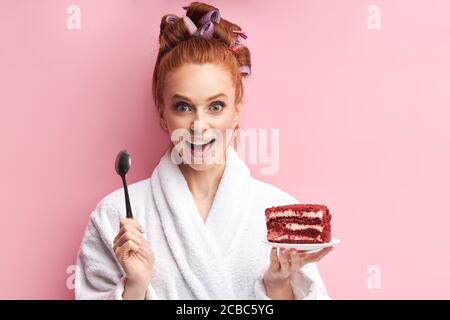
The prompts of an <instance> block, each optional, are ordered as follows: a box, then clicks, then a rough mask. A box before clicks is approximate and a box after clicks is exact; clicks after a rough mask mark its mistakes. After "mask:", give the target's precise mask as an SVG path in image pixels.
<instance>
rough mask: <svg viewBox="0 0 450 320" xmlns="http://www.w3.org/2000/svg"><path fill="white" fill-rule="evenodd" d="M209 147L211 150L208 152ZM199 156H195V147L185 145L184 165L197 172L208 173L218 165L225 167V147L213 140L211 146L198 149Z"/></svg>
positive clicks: (188, 144)
mask: <svg viewBox="0 0 450 320" xmlns="http://www.w3.org/2000/svg"><path fill="white" fill-rule="evenodd" d="M208 147H209V149H210V150H208ZM197 150H200V152H198V153H197V156H195V155H194V151H193V146H192V145H191V144H190V143H186V144H185V145H183V152H182V154H183V156H182V158H183V163H184V164H185V165H187V166H189V167H191V168H192V169H194V170H196V171H206V170H209V169H211V168H214V167H216V166H218V165H223V164H224V160H225V152H226V151H225V149H224V148H223V145H221V144H219V143H217V142H216V141H214V139H213V140H212V142H211V143H210V145H209V146H207V147H203V150H205V151H203V152H204V153H202V152H201V150H202V148H201V147H198V149H197Z"/></svg>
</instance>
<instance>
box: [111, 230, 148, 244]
mask: <svg viewBox="0 0 450 320" xmlns="http://www.w3.org/2000/svg"><path fill="white" fill-rule="evenodd" d="M128 240H133V242H135V243H137V244H138V245H141V244H142V241H143V237H142V234H137V233H135V232H133V231H127V232H125V233H124V234H123V235H122V236H121V237H120V238H119V240H117V242H116V243H115V246H117V247H121V246H122V245H123V244H124V243H125V242H127V241H128Z"/></svg>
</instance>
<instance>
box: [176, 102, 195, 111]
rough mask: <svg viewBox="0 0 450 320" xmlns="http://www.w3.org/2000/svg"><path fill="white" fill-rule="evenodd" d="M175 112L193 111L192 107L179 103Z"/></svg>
mask: <svg viewBox="0 0 450 320" xmlns="http://www.w3.org/2000/svg"><path fill="white" fill-rule="evenodd" d="M175 110H177V111H180V112H189V111H191V107H189V105H187V104H186V103H177V104H176V105H175Z"/></svg>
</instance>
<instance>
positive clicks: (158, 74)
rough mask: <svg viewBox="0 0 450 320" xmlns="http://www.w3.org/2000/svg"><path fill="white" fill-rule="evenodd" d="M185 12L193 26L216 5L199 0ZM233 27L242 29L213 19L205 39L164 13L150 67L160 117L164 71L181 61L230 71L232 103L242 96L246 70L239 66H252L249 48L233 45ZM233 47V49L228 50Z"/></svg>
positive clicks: (234, 38) (182, 22)
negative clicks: (156, 51) (151, 66)
mask: <svg viewBox="0 0 450 320" xmlns="http://www.w3.org/2000/svg"><path fill="white" fill-rule="evenodd" d="M183 9H185V10H186V16H187V17H189V18H190V19H191V20H192V21H193V22H194V23H195V25H196V26H199V21H200V19H201V18H202V17H203V16H204V15H205V14H206V13H208V12H210V11H211V10H218V9H217V8H215V7H213V6H211V5H208V4H205V3H200V2H192V3H191V4H190V5H189V6H187V7H183ZM235 31H242V29H241V28H240V27H239V26H238V25H236V24H234V23H231V22H229V21H227V20H225V19H223V18H221V19H220V21H219V22H214V34H213V36H212V38H210V39H206V38H203V37H202V36H192V35H191V34H190V33H189V31H188V29H187V27H186V25H185V23H184V20H183V18H181V17H178V16H176V15H173V14H167V15H164V16H163V17H162V19H161V25H160V34H159V52H158V57H157V59H156V63H155V68H154V71H153V83H152V91H153V99H154V103H155V106H156V107H157V109H158V112H159V115H160V117H162V115H163V112H164V107H163V106H164V100H163V89H164V80H165V77H166V75H167V74H168V73H169V72H170V71H171V70H174V69H176V68H178V67H180V66H182V65H184V64H205V63H213V64H217V65H220V66H221V67H223V68H224V69H225V70H227V71H229V72H230V75H231V78H232V81H233V84H234V86H235V88H236V95H235V104H239V103H241V102H242V100H243V96H244V86H243V82H242V78H243V77H245V76H247V75H248V74H247V73H242V74H241V71H240V67H242V66H248V68H249V70H250V69H251V60H250V51H249V50H248V48H247V47H245V46H243V45H238V46H235V44H236V40H237V38H238V37H239V35H237V34H236V33H235ZM231 47H233V50H229V49H230V48H231Z"/></svg>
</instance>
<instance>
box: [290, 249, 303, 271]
mask: <svg viewBox="0 0 450 320" xmlns="http://www.w3.org/2000/svg"><path fill="white" fill-rule="evenodd" d="M300 254H301V253H300V252H293V253H292V254H291V269H290V273H291V274H293V273H295V272H297V270H298V269H300V267H301V264H302V259H301V258H300Z"/></svg>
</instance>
